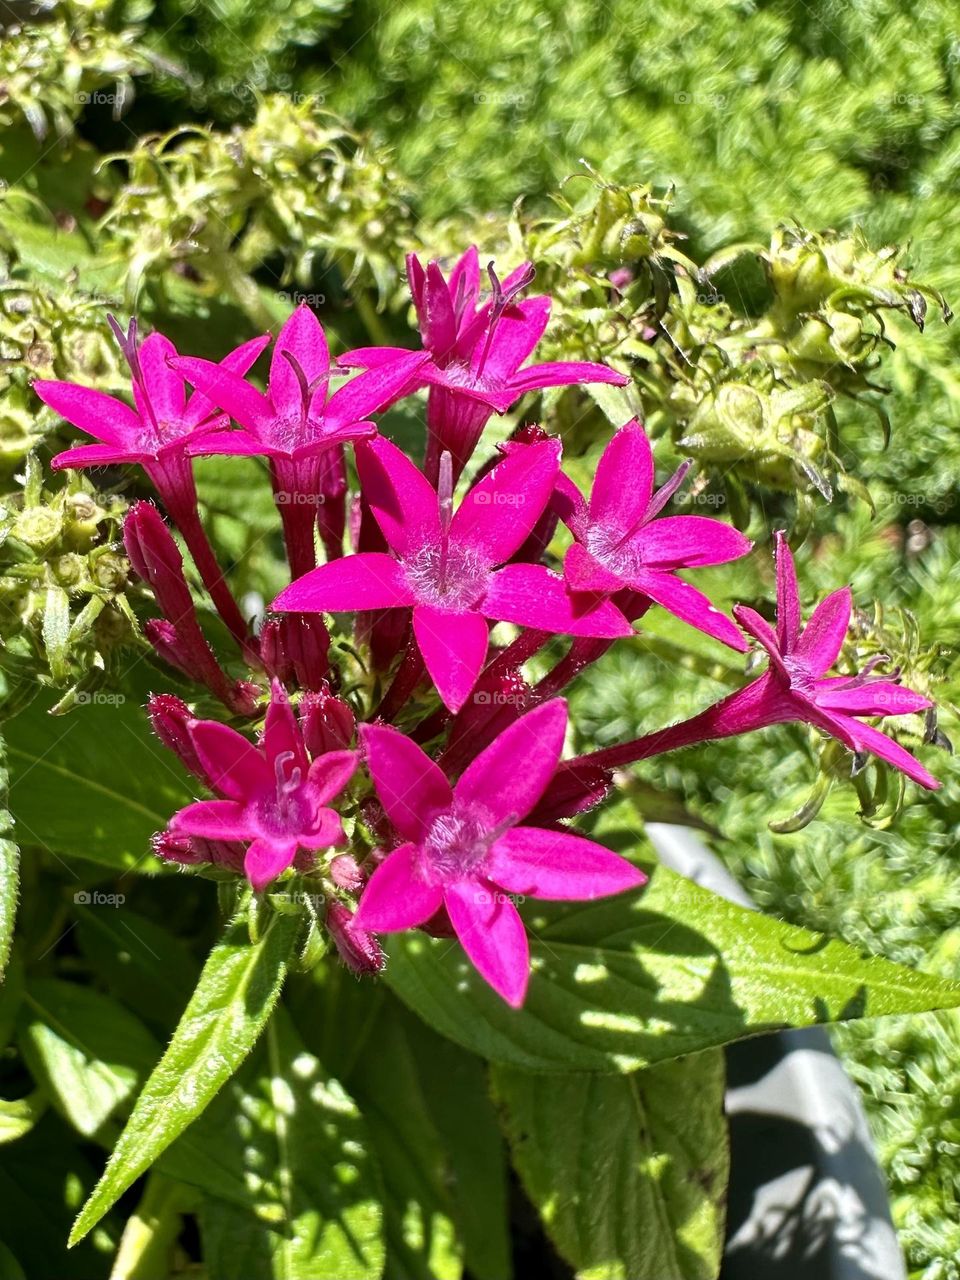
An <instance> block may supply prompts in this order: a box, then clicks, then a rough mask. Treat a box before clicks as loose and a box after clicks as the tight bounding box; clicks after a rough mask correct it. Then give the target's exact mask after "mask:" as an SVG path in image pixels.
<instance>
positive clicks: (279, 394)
mask: <svg viewBox="0 0 960 1280" xmlns="http://www.w3.org/2000/svg"><path fill="white" fill-rule="evenodd" d="M285 351H289V353H290V354H291V355H292V356H293V358H294V359H295V360H296V362H297V364H298V365H299V366H300V368H301V369H302V370H303V374H304V377H305V378H306V380H307V383H308V384H309V385H310V386H313V385H314V384H315V383H316V391H315V393H314V396H315V399H314V401H313V403H316V404H318V405H322V404H323V403H324V402H325V400H326V398H327V383H328V382H329V380H330V350H329V348H328V347H327V338H326V334H325V333H324V332H323V325H321V323H320V321H319V320H318V319H317V317H316V316H315V315H314V314H313V312H312V311H311V310H310V308H309V307H308V306H307V305H306V303H304V302H301V303H300V305H299V306H298V307H297V308H296V309H295V310H294V312H293V314H292V315H291V316H290V318H289V319H288V320H287V321H286V323H285V324H284V326H283V328H282V329H281V330H280V332H279V333H278V334H277V342H276V345H275V346H274V348H273V354H272V355H271V357H270V378H269V384H268V385H269V387H270V399H271V400H272V401H273V407H274V409H276V410H277V412H278V413H299V412H300V409H301V406H302V401H303V397H302V395H301V390H300V383H299V381H298V379H297V375H296V374H295V373H294V371H293V367H292V366H291V364H290V361H289V360H287V358H286V356H285V355H284V354H283V353H284V352H285Z"/></svg>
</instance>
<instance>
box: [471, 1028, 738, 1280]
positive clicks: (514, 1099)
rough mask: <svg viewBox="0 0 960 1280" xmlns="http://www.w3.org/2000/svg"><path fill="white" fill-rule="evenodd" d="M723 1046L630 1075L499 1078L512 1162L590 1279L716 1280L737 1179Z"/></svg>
mask: <svg viewBox="0 0 960 1280" xmlns="http://www.w3.org/2000/svg"><path fill="white" fill-rule="evenodd" d="M724 1080H725V1070H724V1060H723V1054H722V1052H721V1051H720V1050H719V1049H710V1050H708V1051H707V1052H706V1053H699V1054H694V1055H692V1056H691V1057H689V1058H682V1059H681V1060H680V1061H678V1062H670V1063H664V1064H662V1065H661V1066H658V1067H650V1068H649V1069H648V1070H646V1071H636V1072H633V1073H632V1074H630V1075H595V1074H594V1073H592V1072H585V1071H582V1072H575V1073H569V1074H566V1075H559V1074H554V1075H549V1076H544V1075H534V1074H532V1073H530V1072H526V1071H517V1070H515V1069H514V1068H510V1067H496V1068H494V1071H493V1089H494V1096H495V1097H496V1099H497V1101H498V1102H499V1103H500V1107H501V1113H502V1116H503V1122H504V1128H505V1129H506V1132H507V1136H508V1138H509V1140H510V1145H511V1148H512V1152H513V1161H514V1164H515V1166H516V1168H517V1172H518V1173H519V1174H520V1178H521V1181H522V1182H523V1186H524V1190H525V1191H526V1193H527V1195H528V1197H529V1198H530V1200H531V1201H532V1202H533V1204H534V1205H535V1206H536V1207H537V1209H538V1210H539V1212H540V1214H541V1216H542V1218H543V1220H544V1223H545V1225H546V1228H547V1230H548V1232H549V1233H550V1236H551V1238H552V1239H553V1242H554V1244H555V1245H556V1246H557V1249H558V1250H559V1252H560V1253H561V1254H562V1255H563V1256H564V1257H565V1258H566V1259H567V1261H568V1262H569V1263H570V1264H571V1265H572V1266H573V1267H575V1268H576V1271H577V1275H578V1276H580V1277H584V1278H585V1280H587V1278H589V1280H716V1276H717V1274H718V1272H719V1269H720V1257H721V1254H722V1251H723V1236H724V1200H725V1196H726V1188H727V1177H728V1173H729V1163H730V1161H729V1149H728V1143H727V1126H726V1120H725V1118H724V1114H723V1090H724Z"/></svg>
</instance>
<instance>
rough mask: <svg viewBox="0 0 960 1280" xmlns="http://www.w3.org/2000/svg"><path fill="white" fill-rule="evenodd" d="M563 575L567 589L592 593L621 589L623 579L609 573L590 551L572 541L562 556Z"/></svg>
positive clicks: (612, 591) (611, 591) (611, 592)
mask: <svg viewBox="0 0 960 1280" xmlns="http://www.w3.org/2000/svg"><path fill="white" fill-rule="evenodd" d="M563 577H564V580H565V581H566V584H567V589H568V590H569V591H579V592H584V591H587V592H590V593H591V594H593V595H612V594H613V593H614V592H615V591H621V590H622V589H623V579H622V578H618V577H617V575H616V574H615V573H611V572H610V570H609V569H607V568H605V567H604V566H603V565H602V564H601V563H600V561H599V560H595V559H594V558H593V556H592V555H591V554H590V552H589V551H588V550H587V549H586V547H583V546H581V545H580V543H579V542H574V543H573V545H572V546H570V547H568V548H567V554H566V555H565V556H564V558H563Z"/></svg>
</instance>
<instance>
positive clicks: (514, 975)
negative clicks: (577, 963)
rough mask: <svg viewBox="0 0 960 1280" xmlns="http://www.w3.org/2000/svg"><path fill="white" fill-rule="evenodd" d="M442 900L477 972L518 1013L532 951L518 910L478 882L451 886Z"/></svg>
mask: <svg viewBox="0 0 960 1280" xmlns="http://www.w3.org/2000/svg"><path fill="white" fill-rule="evenodd" d="M443 900H444V904H445V905H446V908H447V912H448V913H449V916H450V923H451V924H452V925H453V928H454V930H455V932H456V935H457V937H458V938H459V939H460V943H461V945H462V947H463V949H464V951H466V953H467V955H468V956H469V957H470V959H471V960H472V961H473V964H474V966H475V967H476V969H477V972H478V973H479V974H480V976H481V977H482V978H483V979H484V981H485V982H489V984H490V986H491V987H493V989H494V991H496V993H497V995H499V996H502V997H503V999H504V1000H506V1002H507V1004H509V1005H512V1006H513V1008H514V1009H519V1008H520V1006H521V1005H522V1004H523V999H524V996H525V995H526V994H527V982H528V981H529V978H530V948H529V945H528V944H527V934H526V930H525V929H524V927H523V921H522V920H521V919H520V915H519V913H518V911H517V908H516V907H515V906H514V905H513V903H512V902H511V901H510V899H509V898H508V897H507V896H506V895H505V894H502V893H498V892H497V891H496V889H495V888H494V887H493V886H491V885H483V884H481V883H480V882H479V881H476V880H474V881H463V882H461V883H459V884H454V885H450V886H448V888H447V890H446V892H445V893H444V898H443Z"/></svg>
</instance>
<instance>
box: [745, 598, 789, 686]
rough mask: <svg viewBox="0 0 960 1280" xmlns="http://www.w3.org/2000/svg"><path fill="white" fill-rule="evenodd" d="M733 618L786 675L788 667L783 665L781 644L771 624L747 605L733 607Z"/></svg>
mask: <svg viewBox="0 0 960 1280" xmlns="http://www.w3.org/2000/svg"><path fill="white" fill-rule="evenodd" d="M733 616H734V617H735V618H736V620H737V621H738V622H739V623H740V625H741V627H743V629H744V631H746V632H748V633H749V634H750V635H751V636H753V638H754V639H755V640H759V641H760V643H761V644H762V645H763V647H764V649H766V651H767V653H768V654H769V655H770V661H771V662H772V663H773V664H774V666H776V667H777V668H778V669H779V670H780V671H782V672H783V673H784V674H786V667H785V666H784V665H783V655H782V654H781V652H780V642H779V641H778V640H777V635H776V632H775V631H774V629H773V627H771V625H770V623H769V622H768V621H767V620H766V618H763V617H761V616H760V614H759V613H757V611H756V610H755V609H751V608H750V606H749V605H746V604H735V605H734V606H733Z"/></svg>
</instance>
